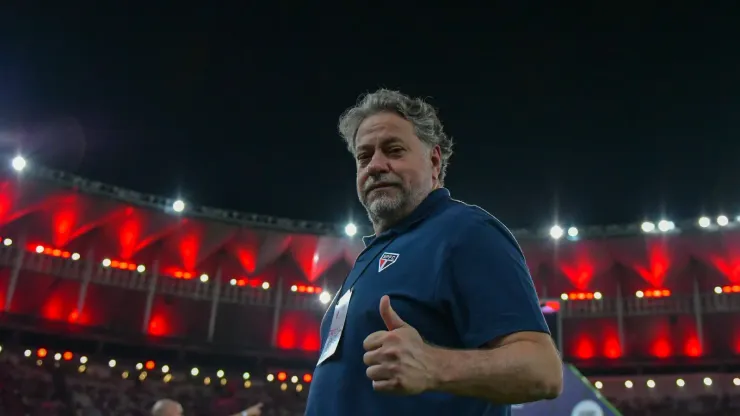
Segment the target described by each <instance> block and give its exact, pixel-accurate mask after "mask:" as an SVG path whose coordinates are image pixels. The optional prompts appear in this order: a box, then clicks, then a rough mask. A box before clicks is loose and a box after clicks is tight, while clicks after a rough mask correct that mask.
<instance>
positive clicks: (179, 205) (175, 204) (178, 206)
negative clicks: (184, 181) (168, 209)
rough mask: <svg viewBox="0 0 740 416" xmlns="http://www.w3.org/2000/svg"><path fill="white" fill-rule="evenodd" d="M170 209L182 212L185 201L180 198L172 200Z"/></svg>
mask: <svg viewBox="0 0 740 416" xmlns="http://www.w3.org/2000/svg"><path fill="white" fill-rule="evenodd" d="M172 210H174V211H175V212H183V211H184V210H185V202H183V201H182V200H181V199H178V200H177V201H175V202H173V203H172Z"/></svg>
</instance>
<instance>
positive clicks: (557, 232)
mask: <svg viewBox="0 0 740 416" xmlns="http://www.w3.org/2000/svg"><path fill="white" fill-rule="evenodd" d="M562 236H563V229H562V228H561V227H560V226H559V225H553V226H552V228H550V237H552V238H554V239H556V240H557V239H558V238H560V237H562Z"/></svg>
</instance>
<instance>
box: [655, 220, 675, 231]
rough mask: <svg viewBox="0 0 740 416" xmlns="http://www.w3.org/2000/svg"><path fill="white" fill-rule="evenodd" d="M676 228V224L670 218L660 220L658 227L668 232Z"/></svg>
mask: <svg viewBox="0 0 740 416" xmlns="http://www.w3.org/2000/svg"><path fill="white" fill-rule="evenodd" d="M674 228H676V224H674V223H673V221H668V220H660V222H658V229H659V230H660V231H662V232H664V233H665V232H668V231H671V230H673V229H674Z"/></svg>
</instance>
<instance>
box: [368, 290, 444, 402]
mask: <svg viewBox="0 0 740 416" xmlns="http://www.w3.org/2000/svg"><path fill="white" fill-rule="evenodd" d="M380 316H381V318H383V322H385V326H386V328H388V330H387V331H378V332H374V333H372V334H370V335H369V336H368V337H367V338H365V341H364V342H363V347H364V348H365V351H366V352H365V355H364V356H363V361H364V362H365V365H367V366H368V368H367V371H366V374H367V376H368V378H370V380H372V381H373V389H375V390H376V391H381V392H387V393H395V394H405V395H411V394H419V393H423V392H425V391H428V390H430V389H432V388H433V386H434V376H433V374H434V371H433V370H434V363H435V360H434V357H433V355H434V354H433V353H434V348H433V347H432V346H430V345H427V344H426V343H425V342H424V340H423V339H422V338H421V335H419V332H418V331H417V330H416V329H414V328H413V327H412V326H411V325H409V324H407V323H406V322H405V321H404V320H403V319H401V317H400V316H398V314H397V313H396V311H394V310H393V307H391V300H390V298H389V297H388V296H383V297H382V298H381V299H380Z"/></svg>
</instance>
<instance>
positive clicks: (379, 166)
mask: <svg viewBox="0 0 740 416" xmlns="http://www.w3.org/2000/svg"><path fill="white" fill-rule="evenodd" d="M389 170H390V167H389V166H388V158H387V157H385V155H384V154H383V152H375V154H373V157H372V159H370V162H369V163H368V164H367V172H368V173H369V174H370V175H374V174H378V173H385V172H388V171H389Z"/></svg>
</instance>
